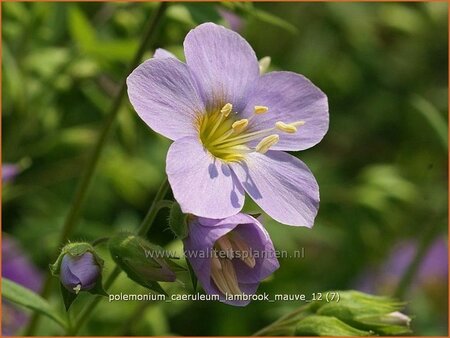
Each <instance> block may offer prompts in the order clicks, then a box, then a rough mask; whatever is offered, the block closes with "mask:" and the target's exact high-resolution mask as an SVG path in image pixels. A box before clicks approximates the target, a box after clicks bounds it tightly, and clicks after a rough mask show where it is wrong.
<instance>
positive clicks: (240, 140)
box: [211, 127, 275, 148]
mask: <svg viewBox="0 0 450 338" xmlns="http://www.w3.org/2000/svg"><path fill="white" fill-rule="evenodd" d="M274 129H275V128H274V127H272V128H267V129H264V130H258V131H254V132H251V133H247V134H242V135H237V136H233V137H230V138H229V139H226V140H223V139H222V140H216V141H214V142H212V143H211V145H212V146H217V148H221V147H231V146H235V145H240V144H244V143H246V142H250V141H253V140H256V139H258V138H261V137H264V135H268V134H269V133H271V132H273V131H274Z"/></svg>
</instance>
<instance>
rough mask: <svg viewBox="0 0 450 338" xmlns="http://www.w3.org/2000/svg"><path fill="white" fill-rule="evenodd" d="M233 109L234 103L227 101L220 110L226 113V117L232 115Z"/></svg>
mask: <svg viewBox="0 0 450 338" xmlns="http://www.w3.org/2000/svg"><path fill="white" fill-rule="evenodd" d="M232 110H233V105H232V104H231V103H227V104H226V105H224V106H223V107H222V109H221V110H220V112H221V113H222V114H223V115H225V117H228V115H230V113H231V111H232Z"/></svg>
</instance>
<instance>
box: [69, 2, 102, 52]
mask: <svg viewBox="0 0 450 338" xmlns="http://www.w3.org/2000/svg"><path fill="white" fill-rule="evenodd" d="M69 30H70V34H71V35H72V38H73V40H74V41H76V43H77V44H78V46H79V47H80V48H81V50H82V51H84V52H86V51H87V50H89V49H90V48H92V46H95V44H96V36H95V29H94V27H93V26H92V25H91V23H90V22H89V20H88V19H87V18H86V16H85V15H84V13H83V12H82V11H81V10H80V9H78V7H76V6H73V7H71V8H70V11H69Z"/></svg>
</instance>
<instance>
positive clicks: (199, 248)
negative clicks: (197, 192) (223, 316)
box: [184, 213, 279, 306]
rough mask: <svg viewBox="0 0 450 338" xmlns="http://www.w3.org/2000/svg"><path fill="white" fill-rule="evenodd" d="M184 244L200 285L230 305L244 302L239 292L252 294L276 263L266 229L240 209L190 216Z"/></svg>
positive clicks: (273, 269) (247, 301) (239, 304)
mask: <svg viewBox="0 0 450 338" xmlns="http://www.w3.org/2000/svg"><path fill="white" fill-rule="evenodd" d="M184 248H185V254H186V257H187V259H188V260H189V262H190V263H191V265H192V268H193V270H194V271H195V273H196V275H197V277H198V280H199V281H200V283H201V285H202V286H203V289H204V290H205V291H206V292H207V293H208V294H213V295H219V297H220V299H221V301H223V302H225V303H228V304H232V305H238V306H245V305H247V304H248V303H249V300H248V299H246V298H245V297H240V296H242V295H243V294H246V295H252V294H254V293H255V292H256V290H257V288H258V286H259V283H260V282H261V280H263V279H264V278H266V277H268V276H269V275H270V274H272V273H273V272H274V271H275V270H276V269H278V267H279V264H278V260H277V259H276V257H275V256H276V255H275V249H274V247H273V244H272V241H271V239H270V237H269V234H268V233H267V231H266V230H265V229H264V227H263V226H262V225H261V223H260V222H259V221H258V220H256V219H255V218H253V217H252V216H249V215H246V214H242V213H239V214H237V215H234V216H231V217H228V218H225V219H208V218H201V217H194V218H192V219H191V221H190V223H189V236H188V237H187V238H186V239H185V240H184ZM247 298H248V297H247Z"/></svg>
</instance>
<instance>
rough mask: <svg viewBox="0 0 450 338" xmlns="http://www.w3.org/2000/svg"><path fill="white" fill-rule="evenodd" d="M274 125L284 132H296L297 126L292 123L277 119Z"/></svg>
mask: <svg viewBox="0 0 450 338" xmlns="http://www.w3.org/2000/svg"><path fill="white" fill-rule="evenodd" d="M275 127H276V128H277V129H279V130H281V131H284V132H285V133H289V134H294V133H295V132H297V127H296V126H294V124H288V123H284V122H281V121H278V122H277V123H275Z"/></svg>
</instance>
